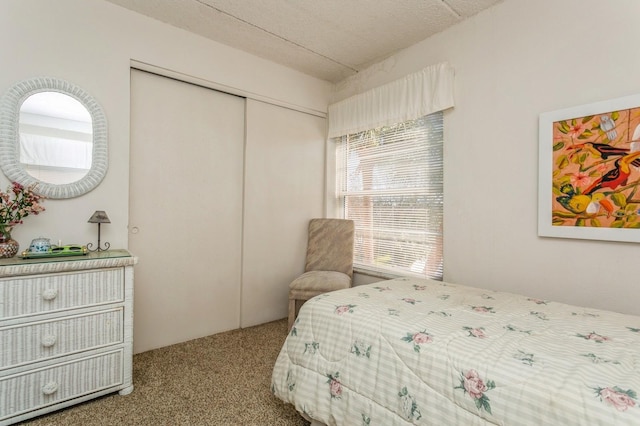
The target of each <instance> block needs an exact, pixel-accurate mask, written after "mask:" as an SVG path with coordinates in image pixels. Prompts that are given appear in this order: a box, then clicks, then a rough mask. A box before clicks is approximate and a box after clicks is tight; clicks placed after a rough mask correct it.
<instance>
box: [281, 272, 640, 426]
mask: <svg viewBox="0 0 640 426" xmlns="http://www.w3.org/2000/svg"><path fill="white" fill-rule="evenodd" d="M272 391H273V393H274V394H275V395H276V396H277V397H278V398H280V399H282V400H283V401H285V402H288V403H291V404H294V405H295V407H296V409H297V410H298V411H299V412H300V413H302V414H303V415H304V416H305V417H307V418H308V419H314V420H317V421H320V422H322V423H325V424H327V425H385V426H391V425H410V424H416V425H486V424H500V425H607V426H610V425H640V401H639V399H638V393H639V392H640V317H638V316H631V315H622V314H618V313H613V312H607V311H600V310H595V309H586V308H580V307H576V306H570V305H566V304H561V303H555V302H551V301H546V300H539V299H534V298H529V297H526V296H520V295H515V294H510V293H504V292H495V291H490V290H483V289H477V288H471V287H465V286H461V285H455V284H450V283H445V282H440V281H431V280H421V279H407V278H403V279H397V280H391V281H382V282H379V283H375V284H370V285H365V286H357V287H353V288H350V289H347V290H340V291H336V292H332V293H327V294H323V295H321V296H318V297H315V298H313V299H311V300H310V301H308V302H307V303H305V304H304V305H303V307H302V309H301V310H300V314H299V316H298V319H297V320H296V322H295V324H294V326H293V328H292V329H291V331H290V333H289V335H288V337H287V339H286V341H285V343H284V346H283V348H282V350H281V352H280V355H279V356H278V359H277V361H276V364H275V367H274V370H273V377H272Z"/></svg>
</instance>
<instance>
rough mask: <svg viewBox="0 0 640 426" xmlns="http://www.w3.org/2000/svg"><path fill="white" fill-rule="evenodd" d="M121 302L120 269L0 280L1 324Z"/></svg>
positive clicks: (122, 295) (121, 273)
mask: <svg viewBox="0 0 640 426" xmlns="http://www.w3.org/2000/svg"><path fill="white" fill-rule="evenodd" d="M123 300H124V277H123V271H122V268H114V269H105V270H98V271H94V270H88V271H79V272H73V273H64V274H50V275H35V276H21V277H12V278H3V279H0V320H3V319H9V318H15V317H20V316H25V315H34V314H39V313H45V312H55V311H59V310H65V309H70V308H77V307H81V306H92V305H100V304H105V303H114V302H122V301H123Z"/></svg>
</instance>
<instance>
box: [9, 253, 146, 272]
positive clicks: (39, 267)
mask: <svg viewBox="0 0 640 426" xmlns="http://www.w3.org/2000/svg"><path fill="white" fill-rule="evenodd" d="M137 262H138V258H137V257H135V256H133V255H132V254H131V253H129V252H128V251H127V250H106V251H99V252H90V253H88V254H86V255H82V256H65V257H41V258H37V259H22V258H20V257H12V258H10V259H0V277H7V276H14V275H28V274H42V273H49V272H65V271H77V270H83V269H100V268H115V267H121V266H129V265H135V264H136V263H137Z"/></svg>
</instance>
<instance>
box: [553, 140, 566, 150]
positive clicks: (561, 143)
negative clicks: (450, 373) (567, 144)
mask: <svg viewBox="0 0 640 426" xmlns="http://www.w3.org/2000/svg"><path fill="white" fill-rule="evenodd" d="M562 148H564V142H558V143H557V144H555V145H554V146H553V150H554V151H560V150H561V149H562Z"/></svg>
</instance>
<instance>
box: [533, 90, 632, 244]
mask: <svg viewBox="0 0 640 426" xmlns="http://www.w3.org/2000/svg"><path fill="white" fill-rule="evenodd" d="M539 126H540V128H539V179H538V184H539V189H538V235H539V236H543V237H561V238H584V239H595V240H611V241H627V242H640V94H639V95H633V96H627V97H624V98H618V99H612V100H608V101H602V102H597V103H593V104H588V105H581V106H578V107H574V108H567V109H562V110H558V111H551V112H546V113H543V114H541V115H540V122H539Z"/></svg>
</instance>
